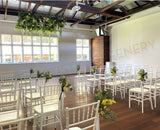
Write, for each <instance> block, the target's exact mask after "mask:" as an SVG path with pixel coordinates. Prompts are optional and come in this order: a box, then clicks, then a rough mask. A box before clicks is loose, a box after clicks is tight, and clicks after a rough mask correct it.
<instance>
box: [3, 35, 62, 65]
mask: <svg viewBox="0 0 160 130" xmlns="http://www.w3.org/2000/svg"><path fill="white" fill-rule="evenodd" d="M2 35H10V36H11V44H2ZM14 35H17V36H21V42H22V44H21V45H14V44H13V36H14ZM23 36H26V35H19V34H1V35H0V55H1V60H0V64H22V63H25V64H26V63H48V62H49V63H51V62H59V42H58V38H57V37H51V36H50V37H49V36H38V37H40V45H33V37H34V36H29V37H31V44H30V45H25V44H24V42H23ZM27 36H28V35H27ZM42 37H49V45H42ZM50 38H56V39H57V45H51V41H50ZM3 45H7V46H11V53H12V55H11V57H12V59H11V62H3V54H2V46H3ZM13 46H21V47H22V61H21V62H14V54H13V53H14V52H13ZM27 46H28V47H31V52H32V54H31V61H29V62H27V61H24V48H23V47H27ZM35 46H38V47H40V48H41V58H40V61H34V57H33V56H34V54H33V47H35ZM42 47H49V60H47V61H43V59H42V55H43V54H42ZM51 47H57V60H51Z"/></svg>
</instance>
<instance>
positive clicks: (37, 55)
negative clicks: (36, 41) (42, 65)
mask: <svg viewBox="0 0 160 130" xmlns="http://www.w3.org/2000/svg"><path fill="white" fill-rule="evenodd" d="M33 60H34V61H41V47H33Z"/></svg>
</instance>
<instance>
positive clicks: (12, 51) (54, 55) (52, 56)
mask: <svg viewBox="0 0 160 130" xmlns="http://www.w3.org/2000/svg"><path fill="white" fill-rule="evenodd" d="M0 49H1V61H0V62H1V63H22V62H25V63H27V62H50V61H58V38H56V37H41V36H21V35H8V34H2V35H1V44H0Z"/></svg>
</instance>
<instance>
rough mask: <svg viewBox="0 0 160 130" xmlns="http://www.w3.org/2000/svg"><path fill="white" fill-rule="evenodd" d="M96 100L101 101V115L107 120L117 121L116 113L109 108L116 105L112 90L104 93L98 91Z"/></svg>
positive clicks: (100, 90)
mask: <svg viewBox="0 0 160 130" xmlns="http://www.w3.org/2000/svg"><path fill="white" fill-rule="evenodd" d="M95 100H96V101H98V100H100V105H99V114H100V115H101V116H102V117H103V118H104V119H105V120H108V121H115V119H116V118H117V116H116V114H115V112H114V111H112V110H111V109H110V108H109V106H111V105H112V104H114V103H116V101H114V100H113V98H112V97H111V90H110V89H108V90H106V91H102V89H98V90H97V93H96V96H95Z"/></svg>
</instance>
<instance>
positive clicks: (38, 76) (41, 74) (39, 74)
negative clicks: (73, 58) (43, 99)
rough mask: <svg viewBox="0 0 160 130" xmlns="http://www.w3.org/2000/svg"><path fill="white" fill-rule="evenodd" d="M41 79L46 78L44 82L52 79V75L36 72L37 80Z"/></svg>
mask: <svg viewBox="0 0 160 130" xmlns="http://www.w3.org/2000/svg"><path fill="white" fill-rule="evenodd" d="M41 77H45V78H46V82H47V81H48V80H49V79H51V78H52V77H53V74H52V73H50V72H49V71H48V72H45V73H44V72H42V71H39V70H38V71H37V78H41Z"/></svg>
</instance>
